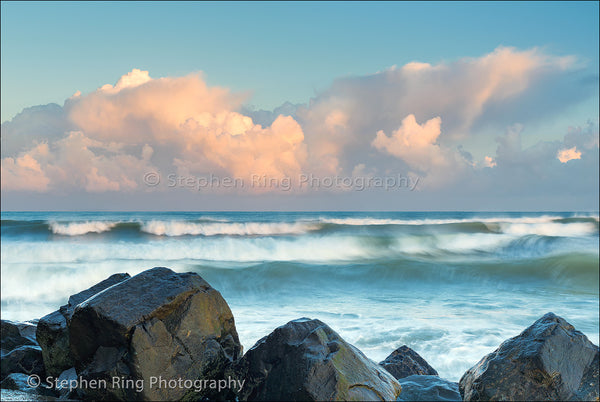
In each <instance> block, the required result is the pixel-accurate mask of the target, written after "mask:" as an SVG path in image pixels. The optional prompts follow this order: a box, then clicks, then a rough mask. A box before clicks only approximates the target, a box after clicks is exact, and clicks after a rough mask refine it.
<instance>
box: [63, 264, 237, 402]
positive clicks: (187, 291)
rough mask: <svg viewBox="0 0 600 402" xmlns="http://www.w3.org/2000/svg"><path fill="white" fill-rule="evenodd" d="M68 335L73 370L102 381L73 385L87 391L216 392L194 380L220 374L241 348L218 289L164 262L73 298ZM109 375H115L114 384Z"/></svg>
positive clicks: (120, 395)
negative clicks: (78, 300)
mask: <svg viewBox="0 0 600 402" xmlns="http://www.w3.org/2000/svg"><path fill="white" fill-rule="evenodd" d="M69 336H70V340H71V341H70V346H71V356H72V358H73V362H74V366H75V368H76V370H77V373H78V374H80V375H81V377H82V378H84V379H86V380H105V381H106V382H107V385H108V387H107V389H101V390H98V389H91V388H87V389H86V388H82V389H80V390H79V391H80V392H82V394H83V395H82V396H83V397H84V398H91V399H121V400H132V399H146V400H179V399H182V398H199V397H216V396H214V395H207V394H206V393H201V392H196V390H197V389H198V387H191V384H192V382H193V381H195V380H198V379H202V380H210V379H221V377H222V376H223V375H224V372H225V370H226V369H227V368H228V366H229V365H230V364H231V363H232V362H233V361H234V360H237V359H238V357H239V356H240V354H241V345H240V343H239V340H238V335H237V332H236V329H235V323H234V319H233V315H232V313H231V310H230V309H229V306H228V305H227V303H226V302H225V300H224V299H223V298H222V297H221V294H220V293H219V292H218V291H216V290H215V289H213V288H212V287H211V286H210V285H209V284H208V283H207V282H206V281H204V280H203V279H202V278H201V277H200V276H199V275H197V274H195V273H181V274H179V273H175V272H173V271H171V270H170V269H168V268H153V269H150V270H147V271H144V272H142V273H140V274H138V275H136V276H134V277H132V278H130V279H127V280H125V281H123V282H121V283H118V284H116V285H114V286H112V287H110V288H108V289H106V290H104V291H102V292H100V293H98V294H96V295H95V296H94V297H92V298H89V299H87V300H86V301H85V302H83V303H81V304H79V305H78V306H77V307H76V308H75V311H74V313H73V316H72V318H71V320H70V324H69ZM114 377H118V378H120V379H121V381H120V382H119V383H118V384H116V385H115V386H114V387H113V383H112V379H113V378H114ZM160 379H162V380H165V382H164V386H163V383H162V382H158V383H157V382H156V381H157V380H160ZM171 380H173V381H175V382H178V384H177V385H174V386H172V385H171V384H174V383H173V382H172V381H171ZM140 382H141V383H140ZM153 382H154V383H153ZM133 384H135V386H132V385H133ZM186 384H187V385H186ZM138 385H140V386H138Z"/></svg>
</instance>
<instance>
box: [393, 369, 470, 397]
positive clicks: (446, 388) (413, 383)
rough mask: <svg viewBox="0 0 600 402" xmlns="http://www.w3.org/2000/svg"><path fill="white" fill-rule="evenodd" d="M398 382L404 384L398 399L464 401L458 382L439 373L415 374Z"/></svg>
mask: <svg viewBox="0 0 600 402" xmlns="http://www.w3.org/2000/svg"><path fill="white" fill-rule="evenodd" d="M398 382H399V383H400V385H401V386H402V394H400V398H398V399H397V400H398V401H462V398H461V396H460V392H459V391H458V383H456V382H452V381H448V380H444V379H443V378H440V377H438V376H437V375H423V374H415V375H411V376H408V377H404V378H402V379H400V380H398Z"/></svg>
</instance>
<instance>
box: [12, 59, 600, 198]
mask: <svg viewBox="0 0 600 402" xmlns="http://www.w3.org/2000/svg"><path fill="white" fill-rule="evenodd" d="M594 74H595V73H594ZM586 77H587V78H589V73H588V72H586V70H585V68H583V67H582V65H581V63H580V62H579V61H578V59H577V58H575V57H573V56H556V55H551V54H548V53H546V52H545V51H543V50H541V49H539V48H533V49H527V50H518V49H515V48H510V47H498V48H497V49H495V50H493V51H492V52H490V53H488V54H485V55H482V56H481V57H471V58H461V59H458V60H454V61H449V62H439V63H421V62H411V63H408V64H406V65H404V66H400V67H392V68H389V69H386V70H383V71H380V72H377V73H375V74H370V75H365V76H359V77H346V78H343V79H338V80H336V81H334V82H333V83H332V85H331V86H330V87H329V88H327V89H326V90H324V91H322V92H320V93H318V94H316V95H315V97H314V98H312V99H310V101H309V102H308V103H306V104H296V105H294V104H291V103H286V104H284V105H282V106H281V107H279V108H277V109H275V110H273V111H265V110H254V109H253V108H251V107H249V106H245V105H244V102H245V101H246V99H247V96H246V94H243V93H233V92H231V91H230V90H228V89H227V88H222V87H215V86H209V85H207V84H206V82H205V80H204V78H203V75H202V74H201V73H193V74H189V75H186V76H183V77H163V78H153V77H151V75H150V73H149V72H148V71H144V70H141V69H134V70H132V71H130V72H128V73H127V74H125V75H123V76H122V77H120V78H119V79H118V80H117V82H116V83H115V84H114V85H111V84H107V85H103V86H100V87H99V88H98V89H97V90H95V91H92V92H91V93H87V94H86V93H84V94H82V93H80V92H77V93H75V94H74V95H73V96H72V97H70V98H69V99H67V100H65V103H64V105H63V106H62V107H61V106H59V105H55V104H51V105H45V106H38V107H33V108H28V109H25V110H23V112H22V113H21V114H19V115H17V116H16V117H15V118H14V119H13V120H11V121H9V122H5V123H3V124H2V189H3V190H4V191H33V192H54V193H55V194H69V193H70V192H73V191H85V192H88V193H92V194H95V195H99V194H101V193H113V194H114V193H116V192H130V193H140V194H145V193H146V192H149V191H157V190H161V187H160V186H158V187H156V188H148V186H145V185H144V183H143V181H142V178H143V176H144V174H145V173H146V172H150V171H152V172H154V171H156V172H161V174H167V173H177V174H179V175H194V176H208V175H210V174H215V175H221V176H231V177H233V178H243V179H245V180H248V179H250V178H251V177H252V176H253V175H254V176H265V177H268V178H284V177H292V178H294V177H298V175H299V174H301V173H304V174H310V175H314V176H315V177H324V176H333V175H338V176H351V177H355V176H357V175H362V176H369V177H377V176H386V175H397V174H404V175H409V174H410V175H412V176H415V175H418V176H419V177H420V178H422V179H423V180H422V181H420V182H419V190H420V191H423V193H424V194H435V195H436V198H439V199H442V198H443V197H440V196H439V195H440V194H445V195H455V196H457V194H459V193H464V194H471V197H473V196H474V195H475V194H490V196H491V195H492V194H494V196H495V197H497V198H498V199H500V198H501V197H507V196H508V195H507V194H517V193H522V194H525V193H535V194H550V192H551V191H552V190H551V189H554V191H555V190H556V186H557V182H560V183H561V185H564V186H565V188H569V189H570V190H571V191H573V192H577V191H579V192H582V191H585V190H584V188H585V186H584V185H583V184H582V183H584V182H585V183H587V181H586V180H587V178H589V177H590V175H589V174H588V175H587V176H586V174H585V173H582V172H580V169H583V168H584V167H587V168H588V169H592V171H593V172H597V168H595V167H594V165H593V163H594V161H597V159H598V155H597V154H598V130H597V123H596V122H593V123H589V124H588V125H584V126H580V127H574V128H571V129H569V132H568V133H566V134H565V136H564V138H562V139H560V140H559V139H556V138H559V137H558V133H536V134H537V135H538V137H547V138H550V137H549V136H550V134H552V139H555V140H553V141H540V142H538V143H536V144H534V145H533V146H528V147H525V148H524V147H523V144H531V143H532V141H531V139H530V138H526V137H523V138H524V140H523V141H522V136H523V133H525V135H531V133H532V131H531V129H532V127H534V126H535V125H534V124H533V123H535V122H545V120H547V119H549V118H552V117H554V116H556V115H557V114H561V116H569V113H570V111H572V110H574V108H573V106H574V105H577V104H578V103H579V102H581V101H582V100H585V99H587V98H589V97H592V96H597V93H596V92H595V91H594V89H595V87H594V85H590V81H589V80H588V81H586V83H585V85H584V84H583V83H584V81H585V80H584V78H586ZM594 82H596V83H597V80H596V81H594ZM550 95H551V96H550ZM503 131H504V134H502V135H500V136H498V133H502V132H503ZM494 148H496V152H495V154H494ZM571 150H572V152H571ZM567 151H568V152H567ZM561 152H564V155H563V154H561ZM561 156H564V158H562V159H557V157H561ZM573 156H578V157H579V158H580V159H579V160H578V161H577V162H576V163H575V162H572V163H561V162H562V160H563V159H565V158H567V157H568V158H570V159H569V160H572V159H573V158H572V157H573ZM565 162H566V161H565ZM574 174H580V176H578V177H580V179H578V180H573V175H574ZM412 176H411V177H412ZM594 178H595V179H597V174H596V176H594V175H593V174H592V175H591V179H592V180H593V179H594ZM552 181H554V183H553V185H552ZM587 184H588V186H587V187H588V188H589V183H587ZM578 186H579V187H578ZM163 189H164V188H163ZM270 190H271V189H268V188H267V189H262V190H256V189H252V188H246V189H244V191H245V192H253V191H254V192H256V191H259V192H260V191H270ZM332 191H333V190H332ZM503 191H504V192H503ZM457 197H458V196H457Z"/></svg>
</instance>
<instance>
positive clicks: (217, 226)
mask: <svg viewBox="0 0 600 402" xmlns="http://www.w3.org/2000/svg"><path fill="white" fill-rule="evenodd" d="M317 229H319V225H318V224H316V223H309V222H292V223H286V222H232V223H195V222H185V221H150V222H147V223H144V224H143V225H142V231H143V232H146V233H150V234H154V235H158V236H185V235H202V236H217V235H233V236H252V235H255V236H271V235H291V234H304V233H307V232H310V231H313V230H317Z"/></svg>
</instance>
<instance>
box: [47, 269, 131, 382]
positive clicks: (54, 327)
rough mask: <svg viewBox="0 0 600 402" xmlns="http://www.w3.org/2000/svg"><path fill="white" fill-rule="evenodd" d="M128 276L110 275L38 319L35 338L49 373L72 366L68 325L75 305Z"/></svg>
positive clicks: (53, 374)
mask: <svg viewBox="0 0 600 402" xmlns="http://www.w3.org/2000/svg"><path fill="white" fill-rule="evenodd" d="M128 278H129V274H114V275H111V276H110V277H108V278H107V279H105V280H103V281H102V282H100V283H97V284H96V285H94V286H92V287H91V288H89V289H86V290H84V291H82V292H79V293H77V294H75V295H72V296H71V297H69V300H68V302H67V304H65V305H64V306H61V307H60V309H58V310H57V311H54V312H52V313H50V314H48V315H46V316H44V317H42V318H41V319H40V321H39V322H38V325H37V333H36V338H37V341H38V342H39V344H40V346H41V347H42V356H43V359H44V365H45V366H46V371H47V373H48V374H49V375H51V376H54V377H58V376H59V375H60V373H62V372H63V371H64V370H66V369H68V368H70V367H72V366H73V359H72V358H71V353H70V338H69V329H68V325H69V322H70V321H71V317H72V316H73V311H74V310H75V307H76V306H77V305H78V304H79V303H81V302H83V301H85V300H86V299H88V298H90V297H92V296H94V295H95V294H96V293H99V292H101V291H103V290H105V289H106V288H109V287H111V286H113V285H115V284H117V283H120V282H122V281H124V280H125V279H128Z"/></svg>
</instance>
